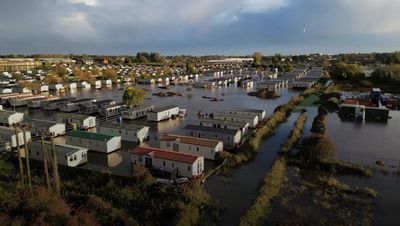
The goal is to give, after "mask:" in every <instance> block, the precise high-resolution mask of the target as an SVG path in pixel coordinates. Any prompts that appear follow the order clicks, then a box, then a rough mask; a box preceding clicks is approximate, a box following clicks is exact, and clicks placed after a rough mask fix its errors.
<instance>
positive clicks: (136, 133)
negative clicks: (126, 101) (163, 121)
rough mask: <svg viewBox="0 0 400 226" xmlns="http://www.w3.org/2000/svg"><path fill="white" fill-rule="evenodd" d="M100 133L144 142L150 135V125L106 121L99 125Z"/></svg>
mask: <svg viewBox="0 0 400 226" xmlns="http://www.w3.org/2000/svg"><path fill="white" fill-rule="evenodd" d="M97 129H98V131H99V133H102V134H108V135H113V136H121V139H122V140H126V141H131V142H138V141H139V142H143V140H145V139H147V138H148V137H149V130H150V127H147V126H139V125H132V124H120V123H106V124H103V125H101V126H98V127H97Z"/></svg>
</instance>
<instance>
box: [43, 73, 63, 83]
mask: <svg viewBox="0 0 400 226" xmlns="http://www.w3.org/2000/svg"><path fill="white" fill-rule="evenodd" d="M43 81H44V82H45V83H46V84H57V83H58V82H60V81H61V78H60V77H58V76H57V75H55V74H54V73H53V72H50V73H49V74H47V75H46V76H44V79H43Z"/></svg>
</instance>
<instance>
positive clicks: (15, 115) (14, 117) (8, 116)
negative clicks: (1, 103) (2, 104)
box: [0, 110, 24, 126]
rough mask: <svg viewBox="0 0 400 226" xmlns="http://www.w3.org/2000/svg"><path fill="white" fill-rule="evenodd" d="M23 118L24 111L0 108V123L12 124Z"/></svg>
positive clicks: (3, 124) (4, 124)
mask: <svg viewBox="0 0 400 226" xmlns="http://www.w3.org/2000/svg"><path fill="white" fill-rule="evenodd" d="M22 120H24V113H22V112H15V111H6V110H0V125H1V126H12V125H14V124H16V123H19V122H22Z"/></svg>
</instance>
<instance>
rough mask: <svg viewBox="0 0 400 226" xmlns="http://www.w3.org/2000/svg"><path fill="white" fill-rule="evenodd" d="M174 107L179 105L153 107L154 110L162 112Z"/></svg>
mask: <svg viewBox="0 0 400 226" xmlns="http://www.w3.org/2000/svg"><path fill="white" fill-rule="evenodd" d="M172 108H177V106H175V105H168V106H162V107H156V108H153V110H152V112H162V111H166V110H169V109H172Z"/></svg>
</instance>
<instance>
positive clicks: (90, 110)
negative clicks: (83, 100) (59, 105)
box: [80, 99, 116, 115]
mask: <svg viewBox="0 0 400 226" xmlns="http://www.w3.org/2000/svg"><path fill="white" fill-rule="evenodd" d="M114 104H116V102H115V100H111V99H107V100H99V101H96V102H92V103H91V104H88V105H82V106H81V110H80V112H81V113H82V114H88V115H89V114H95V113H98V112H99V108H100V106H102V107H105V106H111V105H114Z"/></svg>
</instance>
